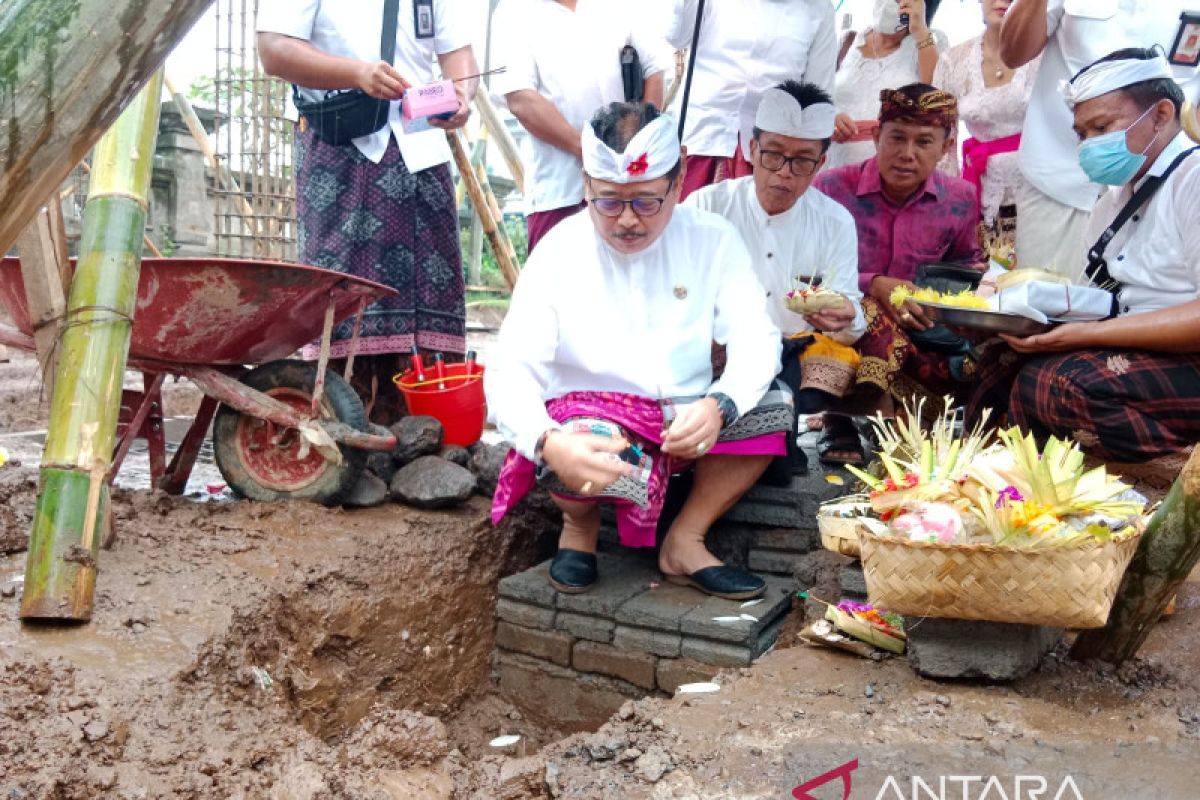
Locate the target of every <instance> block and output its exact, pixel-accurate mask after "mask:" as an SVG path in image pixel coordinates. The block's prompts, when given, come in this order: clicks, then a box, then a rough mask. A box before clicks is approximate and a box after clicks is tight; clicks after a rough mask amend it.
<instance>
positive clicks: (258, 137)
mask: <svg viewBox="0 0 1200 800" xmlns="http://www.w3.org/2000/svg"><path fill="white" fill-rule="evenodd" d="M214 5H215V12H216V29H217V35H216V48H215V53H216V71H215V72H214V73H213V94H214V105H215V106H216V113H217V117H216V130H215V132H214V134H213V142H214V147H215V150H216V153H217V159H218V163H219V164H220V169H219V170H218V173H217V175H216V176H215V184H214V186H213V216H214V219H213V250H214V252H215V253H216V255H218V256H223V257H230V258H255V259H269V260H275V261H291V262H294V261H296V260H297V245H296V202H295V180H294V173H293V169H292V139H293V136H294V123H293V122H292V121H291V120H290V119H288V118H287V116H286V113H287V107H288V95H289V86H288V84H287V83H284V82H283V81H280V80H278V79H276V78H272V77H271V76H269V75H267V74H266V73H265V72H264V71H263V69H262V65H261V64H260V63H259V60H258V52H257V50H256V48H255V46H254V29H255V24H254V23H255V18H256V17H257V14H258V0H216V2H215V4H214Z"/></svg>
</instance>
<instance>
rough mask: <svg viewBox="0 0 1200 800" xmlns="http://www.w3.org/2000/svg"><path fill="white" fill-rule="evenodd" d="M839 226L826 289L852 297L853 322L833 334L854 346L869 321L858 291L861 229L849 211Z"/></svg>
mask: <svg viewBox="0 0 1200 800" xmlns="http://www.w3.org/2000/svg"><path fill="white" fill-rule="evenodd" d="M840 210H843V211H844V209H840ZM838 223H839V224H838V225H837V227H836V228H835V231H836V235H834V236H832V237H830V238H831V242H830V245H829V271H830V273H832V275H831V277H830V280H829V285H828V287H827V288H829V289H832V290H833V291H835V292H837V293H838V294H840V295H843V296H845V297H848V298H850V302H851V303H853V304H854V322H853V323H852V324H851V325H850V327H849V328H847V329H845V330H843V331H838V333H837V334H835V335H834V338H835V339H837V340H838V341H841V342H843V343H844V344H851V343H853V342H857V341H858V340H859V339H860V338H861V337H862V335H863V334H864V333H866V332H867V319H866V317H864V316H863V310H862V298H863V295H862V291H861V290H860V289H859V288H858V229H857V228H856V227H855V225H854V218H853V217H851V216H850V212H848V211H847V212H846V214H845V218H844V219H841V218H839V219H838Z"/></svg>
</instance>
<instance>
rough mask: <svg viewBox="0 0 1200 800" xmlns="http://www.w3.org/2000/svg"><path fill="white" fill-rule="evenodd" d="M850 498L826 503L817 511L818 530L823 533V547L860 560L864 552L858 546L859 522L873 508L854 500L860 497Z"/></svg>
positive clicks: (852, 496)
mask: <svg viewBox="0 0 1200 800" xmlns="http://www.w3.org/2000/svg"><path fill="white" fill-rule="evenodd" d="M850 497H851V499H842V500H840V501H838V502H829V503H824V504H823V505H822V506H821V508H820V510H818V511H817V530H818V531H819V532H820V533H821V546H822V547H824V548H825V549H826V550H832V551H833V552H835V553H840V554H841V555H844V556H853V557H854V558H858V557H859V556H860V555H861V552H862V551H861V550H860V549H859V546H858V526H859V520H860V519H861V518H862V516H863V515H865V514H868V513H870V511H871V506H870V504H869V503H866V502H858V501H856V500H854V499H853V498H854V497H858V495H851V496H850Z"/></svg>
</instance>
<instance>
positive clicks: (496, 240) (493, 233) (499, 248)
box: [446, 131, 519, 289]
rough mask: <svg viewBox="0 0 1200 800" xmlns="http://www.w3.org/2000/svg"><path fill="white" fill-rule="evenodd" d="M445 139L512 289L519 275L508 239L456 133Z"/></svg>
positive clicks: (449, 132)
mask: <svg viewBox="0 0 1200 800" xmlns="http://www.w3.org/2000/svg"><path fill="white" fill-rule="evenodd" d="M446 139H447V140H448V141H449V142H450V151H451V152H452V153H454V163H455V165H456V166H457V167H458V174H459V177H460V178H461V179H462V182H463V186H464V187H465V188H466V190H467V194H468V195H469V196H470V198H471V204H472V205H474V206H475V212H476V213H477V214H479V219H480V221H481V222H482V223H483V233H484V235H485V236H487V238H488V242H489V243H490V244H491V245H492V255H494V256H495V257H496V263H497V264H499V265H500V272H501V274H503V275H504V281H505V283H507V284H508V288H509V289H512V288H513V287H515V286H516V285H517V276H518V274H519V273H518V271H517V264H516V262H515V261H512V260H510V258H509V252H510V251H511V248H512V244H511V243H509V244H508V247H505V242H507V241H508V237H507V236H505V235H504V231H503V229H502V228H500V227H499V225H498V220H496V219H494V218H493V217H492V214H491V209H490V207H489V206H488V201H487V197H486V196H485V195H484V193H483V187H482V186H480V184H479V176H478V175H476V174H475V169H474V167H473V166H472V165H471V159H470V158H468V157H467V151H466V150H465V149H464V148H463V143H462V139H461V138H460V136H459V134H458V132H457V131H446Z"/></svg>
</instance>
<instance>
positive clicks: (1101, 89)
mask: <svg viewBox="0 0 1200 800" xmlns="http://www.w3.org/2000/svg"><path fill="white" fill-rule="evenodd" d="M1174 77H1175V76H1174V75H1173V74H1172V73H1171V65H1170V64H1169V63H1168V62H1167V59H1166V56H1164V55H1163V54H1162V53H1158V54H1157V55H1155V57H1154V58H1123V59H1120V60H1118V61H1103V62H1101V63H1099V64H1093V65H1092V66H1090V67H1088V68H1087V69H1085V70H1084V71H1083V72H1081V73H1080V74H1079V75H1077V76H1075V78H1074V79H1073V80H1072V81H1071V82H1069V83H1064V84H1063V86H1062V95H1063V99H1064V100H1066V101H1067V105H1068V106H1069V107H1071V108H1075V106H1077V105H1079V104H1080V103H1082V102H1083V101H1085V100H1092V99H1095V98H1097V97H1100V96H1101V95H1105V94H1108V93H1109V92H1115V91H1117V90H1118V89H1124V88H1125V87H1126V86H1132V85H1133V84H1135V83H1141V82H1142V81H1152V80H1156V79H1158V78H1171V79H1173V78H1174Z"/></svg>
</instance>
